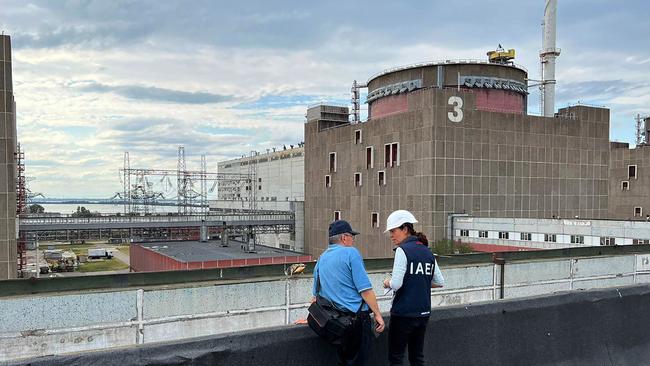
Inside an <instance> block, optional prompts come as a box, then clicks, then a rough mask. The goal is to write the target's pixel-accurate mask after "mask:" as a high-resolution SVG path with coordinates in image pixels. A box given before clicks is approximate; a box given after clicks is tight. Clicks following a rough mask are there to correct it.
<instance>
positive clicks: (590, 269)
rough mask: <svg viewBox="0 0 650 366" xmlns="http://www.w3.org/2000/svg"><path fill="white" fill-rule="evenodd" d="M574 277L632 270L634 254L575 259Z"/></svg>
mask: <svg viewBox="0 0 650 366" xmlns="http://www.w3.org/2000/svg"><path fill="white" fill-rule="evenodd" d="M574 261H575V262H574V265H573V273H574V277H575V278H580V277H590V276H602V275H607V274H622V273H632V272H634V263H635V258H634V256H619V257H604V258H580V259H575V260H574Z"/></svg>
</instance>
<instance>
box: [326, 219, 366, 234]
mask: <svg viewBox="0 0 650 366" xmlns="http://www.w3.org/2000/svg"><path fill="white" fill-rule="evenodd" d="M339 234H352V235H359V233H358V232H356V231H354V230H352V226H350V224H349V223H348V222H347V221H345V220H337V221H334V222H333V223H331V224H330V235H329V236H334V235H339Z"/></svg>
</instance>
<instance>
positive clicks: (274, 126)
mask: <svg viewBox="0 0 650 366" xmlns="http://www.w3.org/2000/svg"><path fill="white" fill-rule="evenodd" d="M558 8H559V9H558V47H560V48H561V49H562V54H561V56H560V58H559V59H558V64H557V79H558V86H557V100H556V102H557V104H556V105H557V107H562V106H565V105H566V104H567V103H570V102H577V101H580V102H583V103H591V104H597V105H606V106H607V107H609V108H611V112H612V124H611V132H610V136H611V138H612V139H614V140H620V141H628V142H633V140H634V116H635V115H636V114H637V113H641V114H650V47H649V46H650V41H648V34H649V33H650V32H649V31H650V25H648V21H647V15H648V14H649V13H650V3H648V2H647V0H626V1H622V0H607V1H606V0H571V1H567V0H559V5H558ZM543 9H544V1H543V0H525V1H521V0H501V1H496V0H474V1H469V0H456V1H453V2H450V1H444V2H443V1H428V2H424V1H383V0H382V1H380V0H373V1H327V2H325V1H320V2H308V1H259V0H257V1H247V0H243V1H235V2H233V1H227V2H226V1H209V0H194V1H171V0H169V1H159V0H158V1H129V0H111V1H105V0H68V1H64V0H60V1H28V0H0V30H3V31H4V33H5V34H10V35H11V36H12V44H13V51H14V53H13V56H14V59H13V73H14V91H15V98H16V103H17V110H18V115H17V119H18V134H19V140H20V141H21V143H22V144H23V146H24V149H25V150H26V153H27V158H28V166H27V175H28V176H32V177H35V178H36V179H35V180H34V181H32V182H31V188H32V190H33V191H38V192H42V193H44V194H45V195H46V196H48V197H110V196H112V195H113V194H114V193H115V192H116V191H120V190H121V188H120V187H121V183H120V179H119V175H118V169H119V168H120V167H121V166H122V159H123V153H124V151H129V152H130V156H131V166H132V167H151V168H167V169H175V166H176V151H177V146H178V145H181V144H182V145H184V146H185V149H186V155H187V160H188V161H187V165H188V166H189V167H190V168H192V167H193V168H195V169H198V168H199V164H200V163H199V162H200V155H201V154H206V155H207V157H208V166H209V169H211V170H216V164H217V162H218V161H221V160H224V159H228V158H233V157H237V156H241V155H243V154H248V153H249V152H250V151H251V150H261V151H265V150H266V149H267V148H271V147H274V146H282V145H283V144H287V145H289V144H296V143H298V142H300V141H302V140H303V122H304V114H305V111H306V107H307V106H308V105H309V104H313V103H318V102H328V103H337V104H346V103H348V101H349V90H350V86H351V83H352V80H354V79H357V80H361V81H365V80H367V79H368V78H369V77H370V76H371V75H372V74H374V73H376V72H378V71H381V70H382V69H385V68H388V67H392V66H396V65H403V64H410V63H415V62H421V61H429V60H440V59H460V58H474V59H484V58H485V52H486V51H488V50H490V49H493V48H494V47H496V46H497V44H499V43H500V44H502V45H503V46H504V47H506V48H515V49H516V50H517V53H518V57H517V60H516V62H517V63H519V64H522V65H524V66H525V67H527V68H528V70H529V72H530V77H531V78H538V77H539V75H538V74H539V64H538V52H539V49H540V48H541V28H540V23H541V19H542V16H543ZM538 98H539V96H538V94H537V93H535V92H533V94H531V97H530V107H529V109H530V111H531V112H538V111H539V106H538Z"/></svg>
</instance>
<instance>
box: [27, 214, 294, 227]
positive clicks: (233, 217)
mask: <svg viewBox="0 0 650 366" xmlns="http://www.w3.org/2000/svg"><path fill="white" fill-rule="evenodd" d="M286 220H293V214H292V213H290V212H283V213H263V214H262V213H237V214H227V215H183V216H177V215H175V216H171V215H170V216H99V217H39V218H21V219H20V225H65V224H73V225H79V224H89V225H92V224H129V223H138V224H142V223H166V222H174V223H177V222H202V221H206V222H214V221H224V222H233V221H286Z"/></svg>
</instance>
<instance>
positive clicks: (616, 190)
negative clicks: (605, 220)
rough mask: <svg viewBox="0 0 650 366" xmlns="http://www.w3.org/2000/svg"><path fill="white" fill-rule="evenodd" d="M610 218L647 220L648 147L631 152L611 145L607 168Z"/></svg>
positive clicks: (649, 190)
mask: <svg viewBox="0 0 650 366" xmlns="http://www.w3.org/2000/svg"><path fill="white" fill-rule="evenodd" d="M609 175H610V182H609V216H610V217H611V218H616V219H627V220H646V219H647V218H648V217H650V216H649V215H650V145H646V144H642V145H639V146H637V147H636V148H634V149H630V148H629V144H627V143H620V142H612V143H611V150H610V166H609Z"/></svg>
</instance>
